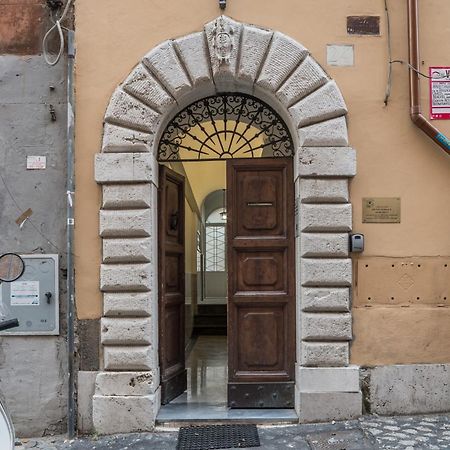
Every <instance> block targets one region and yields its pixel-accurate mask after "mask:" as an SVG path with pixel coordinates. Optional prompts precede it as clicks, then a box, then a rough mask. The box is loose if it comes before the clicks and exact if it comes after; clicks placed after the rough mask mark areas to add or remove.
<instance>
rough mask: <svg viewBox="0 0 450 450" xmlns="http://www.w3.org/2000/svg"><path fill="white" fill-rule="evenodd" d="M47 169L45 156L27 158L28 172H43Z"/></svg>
mask: <svg viewBox="0 0 450 450" xmlns="http://www.w3.org/2000/svg"><path fill="white" fill-rule="evenodd" d="M46 167H47V157H46V156H27V169H28V170H43V169H45V168H46Z"/></svg>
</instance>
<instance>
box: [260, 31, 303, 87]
mask: <svg viewBox="0 0 450 450" xmlns="http://www.w3.org/2000/svg"><path fill="white" fill-rule="evenodd" d="M307 54H308V50H306V48H305V47H303V46H302V45H300V44H299V43H298V42H296V41H294V40H293V39H291V38H290V37H288V36H286V35H284V34H282V33H278V32H276V33H274V35H273V38H272V42H271V45H270V48H269V52H268V54H267V58H266V60H265V61H264V64H263V67H262V69H261V73H260V75H259V77H258V80H257V84H258V85H259V86H261V87H262V88H265V89H268V90H269V91H271V92H275V91H276V90H277V89H278V88H279V87H280V85H281V84H282V83H283V81H284V80H286V78H287V77H288V76H289V75H290V74H291V72H292V70H294V68H295V66H297V65H298V64H299V63H300V61H302V60H303V59H304V58H305V57H306V55H307Z"/></svg>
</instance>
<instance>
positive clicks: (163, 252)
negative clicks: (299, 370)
mask: <svg viewBox="0 0 450 450" xmlns="http://www.w3.org/2000/svg"><path fill="white" fill-rule="evenodd" d="M159 211H160V214H159V338H160V344H159V345H160V369H161V385H162V402H163V404H164V403H168V402H170V400H171V399H173V398H174V397H176V396H178V395H180V394H181V393H182V392H183V391H184V390H185V389H186V370H185V356H184V308H185V306H184V184H183V179H182V177H180V176H179V175H177V174H175V173H174V172H172V171H170V170H169V169H167V168H166V167H161V172H160V197H159ZM227 260H228V405H229V406H230V407H231V408H293V407H294V369H295V367H294V366H295V316H296V309H295V241H294V185H293V174H292V159H290V158H275V159H252V160H247V159H236V160H228V161H227Z"/></svg>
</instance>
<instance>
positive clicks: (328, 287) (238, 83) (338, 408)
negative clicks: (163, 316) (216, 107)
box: [93, 16, 361, 433]
mask: <svg viewBox="0 0 450 450" xmlns="http://www.w3.org/2000/svg"><path fill="white" fill-rule="evenodd" d="M220 92H241V93H248V94H251V95H253V96H255V97H257V98H260V99H261V100H263V101H264V102H266V103H268V104H269V105H270V106H271V107H272V108H273V109H275V110H276V111H277V112H278V113H279V114H280V116H281V117H282V118H283V120H284V122H285V123H286V124H287V125H288V126H289V128H290V130H291V134H292V137H293V140H294V147H295V156H294V161H295V162H294V178H295V187H296V212H295V215H296V217H295V220H296V266H297V267H296V272H297V280H298V281H297V301H296V303H297V343H296V348H297V351H296V361H297V367H296V410H297V413H298V415H299V419H300V421H316V420H319V421H320V420H326V419H336V420H339V419H347V418H351V417H355V416H357V415H358V414H360V413H361V394H360V390H359V382H358V368H357V367H354V366H353V367H351V366H348V364H349V342H350V341H351V338H352V333H351V314H350V286H351V281H352V270H351V260H350V258H349V256H348V232H349V231H351V225H352V216H351V204H350V203H349V195H348V180H349V178H351V177H353V176H354V175H355V165H356V162H355V151H354V150H353V149H352V148H350V147H348V138H347V127H346V118H345V115H346V112H347V109H346V106H345V103H344V100H343V98H342V95H341V93H340V91H339V89H338V88H337V86H336V84H335V82H334V81H333V80H330V79H329V77H328V76H327V75H326V73H325V72H324V71H323V69H322V68H321V67H320V65H319V64H318V63H317V62H315V61H314V59H313V58H312V57H311V56H310V55H309V53H308V51H307V50H306V49H305V48H304V47H303V46H302V45H300V44H298V43H297V42H295V41H294V40H292V39H290V38H289V37H287V36H285V35H283V34H281V33H278V32H273V31H270V30H264V29H261V28H258V27H255V26H252V25H246V24H241V23H238V22H236V21H234V20H231V19H229V18H227V17H224V16H221V17H219V18H218V19H217V20H215V21H213V22H210V23H208V24H206V25H205V27H204V30H203V31H201V32H198V33H193V34H190V35H188V36H185V37H182V38H179V39H175V40H170V41H166V42H164V43H162V44H160V45H159V46H158V47H156V48H155V49H153V50H152V51H151V52H150V53H148V54H147V55H146V56H144V58H143V59H142V61H141V62H140V63H139V64H138V65H137V66H136V68H135V69H134V70H133V71H132V72H131V74H130V75H129V76H128V78H127V79H126V80H125V81H124V82H123V83H122V84H121V85H120V86H119V87H118V88H117V89H116V91H115V92H114V94H113V95H112V98H111V101H110V104H109V105H108V108H107V111H106V114H105V126H104V135H103V143H102V149H101V150H102V152H101V153H99V154H97V155H96V160H95V178H96V181H97V183H99V184H101V185H102V190H103V199H102V208H101V210H100V236H101V237H102V239H103V258H102V261H103V264H102V266H101V280H100V285H101V290H102V291H103V292H104V310H103V318H102V325H101V343H102V353H103V371H102V372H101V373H100V374H99V375H98V376H97V380H96V392H95V395H94V399H93V418H94V426H95V428H96V430H97V432H99V433H113V432H132V431H140V430H151V429H152V428H153V426H154V423H155V418H156V415H157V412H158V409H159V406H160V398H159V364H158V317H157V310H158V308H157V302H158V293H157V289H158V287H157V282H156V280H157V257H156V255H157V236H156V230H157V225H156V218H157V211H156V198H157V186H158V170H157V160H156V154H157V153H156V152H157V148H158V145H159V140H160V137H161V134H162V133H163V131H164V129H165V126H166V124H167V123H168V121H169V120H170V119H171V118H172V117H173V116H174V115H175V114H176V112H177V111H179V110H181V109H182V108H184V107H185V106H186V105H188V104H190V103H192V102H193V101H195V100H197V99H200V98H204V97H206V96H208V95H214V94H216V93H220Z"/></svg>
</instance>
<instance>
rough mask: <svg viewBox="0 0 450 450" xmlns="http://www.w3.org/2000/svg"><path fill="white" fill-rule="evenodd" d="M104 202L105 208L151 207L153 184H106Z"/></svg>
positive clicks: (104, 186)
mask: <svg viewBox="0 0 450 450" xmlns="http://www.w3.org/2000/svg"><path fill="white" fill-rule="evenodd" d="M102 188H103V189H102V190H103V203H102V207H103V208H104V209H124V208H127V209H137V208H150V206H151V198H152V191H151V184H150V183H139V184H104V185H103V186H102Z"/></svg>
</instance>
